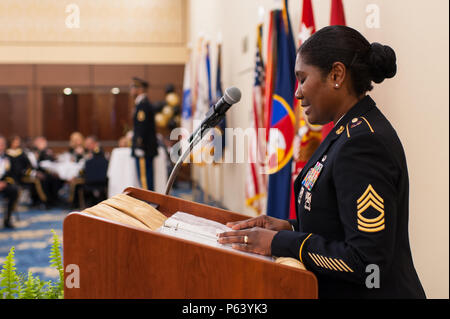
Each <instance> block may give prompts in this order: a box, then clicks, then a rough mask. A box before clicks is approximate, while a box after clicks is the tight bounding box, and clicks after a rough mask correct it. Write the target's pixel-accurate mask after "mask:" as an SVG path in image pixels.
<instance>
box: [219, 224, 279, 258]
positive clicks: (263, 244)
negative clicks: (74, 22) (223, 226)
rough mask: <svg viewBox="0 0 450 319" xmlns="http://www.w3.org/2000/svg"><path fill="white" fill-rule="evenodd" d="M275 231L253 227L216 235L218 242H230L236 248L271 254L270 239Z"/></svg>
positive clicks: (266, 254)
mask: <svg viewBox="0 0 450 319" xmlns="http://www.w3.org/2000/svg"><path fill="white" fill-rule="evenodd" d="M276 233H277V231H275V230H269V229H264V228H260V227H253V228H250V229H244V230H234V231H229V232H224V233H221V234H219V235H218V236H219V239H218V242H219V243H221V244H231V247H232V248H234V249H237V250H241V251H246V252H251V253H255V254H260V255H265V256H271V255H272V248H271V246H272V239H273V237H274V236H275V234H276Z"/></svg>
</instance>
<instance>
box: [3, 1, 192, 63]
mask: <svg viewBox="0 0 450 319" xmlns="http://www.w3.org/2000/svg"><path fill="white" fill-rule="evenodd" d="M72 4H74V5H76V7H73V6H71V5H72ZM0 13H1V14H0V15H1V19H0V63H16V64H20V63H60V64H63V63H89V64H94V63H97V64H98V63H106V64H115V63H118V64H132V63H134V64H155V63H164V64H169V63H175V64H176V63H184V62H185V61H186V54H187V50H186V0H164V1H160V0H146V1H140V0H127V1H108V0H95V1H91V0H76V1H61V0H40V1H36V0H20V1H16V0H2V1H0Z"/></svg>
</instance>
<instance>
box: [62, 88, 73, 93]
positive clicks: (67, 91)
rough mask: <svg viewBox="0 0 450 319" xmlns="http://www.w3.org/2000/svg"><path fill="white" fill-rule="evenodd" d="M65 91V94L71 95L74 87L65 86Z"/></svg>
mask: <svg viewBox="0 0 450 319" xmlns="http://www.w3.org/2000/svg"><path fill="white" fill-rule="evenodd" d="M63 92H64V94H65V95H70V94H72V89H71V88H65V89H64V90H63Z"/></svg>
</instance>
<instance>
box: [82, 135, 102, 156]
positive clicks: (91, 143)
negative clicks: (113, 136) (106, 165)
mask: <svg viewBox="0 0 450 319" xmlns="http://www.w3.org/2000/svg"><path fill="white" fill-rule="evenodd" d="M84 149H85V159H91V158H92V157H94V156H103V157H105V153H104V152H103V149H102V147H101V146H100V143H99V141H98V139H97V137H96V136H94V135H91V136H88V137H86V140H85V141H84Z"/></svg>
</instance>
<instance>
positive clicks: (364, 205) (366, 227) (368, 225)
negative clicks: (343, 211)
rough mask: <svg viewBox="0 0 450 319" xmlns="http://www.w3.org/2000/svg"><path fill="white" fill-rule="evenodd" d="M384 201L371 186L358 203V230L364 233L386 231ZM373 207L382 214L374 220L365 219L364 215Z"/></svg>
mask: <svg viewBox="0 0 450 319" xmlns="http://www.w3.org/2000/svg"><path fill="white" fill-rule="evenodd" d="M383 203H384V200H383V198H381V196H380V195H378V194H377V192H376V191H375V189H374V188H373V187H372V185H370V184H369V186H368V187H367V189H366V190H365V191H364V193H363V194H362V196H361V197H360V198H358V200H357V201H356V204H357V207H356V208H357V210H358V211H357V216H358V229H359V230H361V231H364V232H369V233H373V232H378V231H380V230H383V229H384V204H383ZM370 207H373V208H374V209H375V210H377V211H378V212H379V213H380V214H379V215H378V216H377V217H374V218H365V217H364V216H363V215H362V213H363V212H365V211H366V210H367V209H368V208H370Z"/></svg>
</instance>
